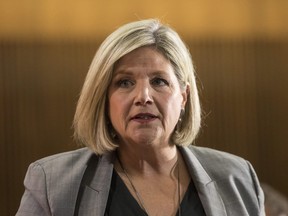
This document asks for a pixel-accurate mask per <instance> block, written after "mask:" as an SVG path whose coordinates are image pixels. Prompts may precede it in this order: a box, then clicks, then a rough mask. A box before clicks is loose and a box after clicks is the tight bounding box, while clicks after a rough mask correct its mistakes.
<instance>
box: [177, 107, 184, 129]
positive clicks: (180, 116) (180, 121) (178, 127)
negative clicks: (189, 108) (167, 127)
mask: <svg viewBox="0 0 288 216" xmlns="http://www.w3.org/2000/svg"><path fill="white" fill-rule="evenodd" d="M184 114H185V109H184V108H181V111H180V115H179V119H178V123H177V127H176V130H177V131H180V129H181V124H182V118H183V116H184Z"/></svg>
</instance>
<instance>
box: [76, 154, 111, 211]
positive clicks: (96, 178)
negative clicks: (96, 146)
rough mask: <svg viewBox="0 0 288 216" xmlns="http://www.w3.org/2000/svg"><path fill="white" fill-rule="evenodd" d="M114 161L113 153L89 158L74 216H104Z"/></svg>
mask: <svg viewBox="0 0 288 216" xmlns="http://www.w3.org/2000/svg"><path fill="white" fill-rule="evenodd" d="M114 160H115V153H114V152H110V153H107V154H104V155H102V156H96V155H95V154H93V155H92V156H91V158H90V160H89V161H88V163H87V168H86V170H85V173H84V175H83V178H82V181H81V186H80V189H79V193H78V197H77V202H76V207H75V213H74V216H76V215H78V216H80V215H81V216H82V215H83V216H84V215H85V216H90V215H91V216H92V215H93V216H94V215H99V216H100V215H101V216H102V215H104V213H105V209H106V204H107V201H108V196H109V190H110V183H111V179H112V173H113V163H114Z"/></svg>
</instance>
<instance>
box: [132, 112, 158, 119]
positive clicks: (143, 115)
mask: <svg viewBox="0 0 288 216" xmlns="http://www.w3.org/2000/svg"><path fill="white" fill-rule="evenodd" d="M157 118H158V117H157V116H156V115H154V114H151V113H139V114H137V115H135V116H133V117H132V118H131V120H136V121H150V120H154V119H157Z"/></svg>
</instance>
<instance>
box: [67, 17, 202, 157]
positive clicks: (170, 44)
mask: <svg viewBox="0 0 288 216" xmlns="http://www.w3.org/2000/svg"><path fill="white" fill-rule="evenodd" d="M143 46H154V47H155V48H156V49H157V50H158V51H159V52H161V53H162V54H163V55H164V56H165V57H166V58H167V59H168V60H169V61H170V63H171V65H172V66H173V67H174V71H175V75H176V77H177V79H178V81H179V84H180V86H181V87H182V88H183V89H185V87H186V86H187V84H188V85H189V89H190V92H189V94H188V98H187V99H188V100H187V103H186V105H185V112H184V115H183V116H182V118H181V119H182V121H181V124H180V125H178V127H177V130H175V132H174V133H173V134H172V136H171V139H172V141H173V142H174V143H175V144H176V145H181V146H187V145H189V144H191V143H192V142H193V141H194V139H195V137H196V135H197V133H198V131H199V128H200V122H201V109H200V103H199V97H198V91H197V86H196V80H195V75H194V68H193V64H192V60H191V56H190V53H189V51H188V49H187V47H186V46H185V44H184V43H183V41H182V40H181V38H180V37H179V35H178V34H177V33H176V32H175V31H174V30H173V29H171V28H170V27H168V26H167V25H163V24H161V23H160V21H158V20H155V19H148V20H141V21H136V22H132V23H128V24H126V25H123V26H122V27H120V28H118V29H117V30H116V31H114V32H113V33H112V34H111V35H109V36H108V37H107V38H106V39H105V40H104V42H103V43H102V44H101V45H100V47H99V49H98V51H97V52H96V54H95V56H94V59H93V61H92V63H91V66H90V68H89V71H88V74H87V76H86V79H85V82H84V85H83V88H82V91H81V95H80V98H79V101H78V104H77V108H76V113H75V116H74V123H73V126H74V137H75V138H76V139H77V140H78V141H80V142H81V143H83V144H84V145H86V146H87V147H89V148H91V149H92V150H93V151H94V152H95V153H96V154H103V153H105V152H107V151H112V150H115V148H116V147H117V146H118V145H117V141H116V140H115V139H114V138H113V135H112V134H111V125H109V122H110V121H109V118H108V115H107V113H106V112H107V109H106V108H107V107H106V106H107V103H108V101H107V89H108V86H109V85H110V82H111V79H112V74H113V66H114V64H115V63H116V62H117V61H118V60H119V59H120V58H121V57H123V56H124V55H126V54H127V53H129V52H131V51H133V50H135V49H137V48H139V47H143Z"/></svg>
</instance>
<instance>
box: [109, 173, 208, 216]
mask: <svg viewBox="0 0 288 216" xmlns="http://www.w3.org/2000/svg"><path fill="white" fill-rule="evenodd" d="M180 206H181V208H180V209H181V214H180V215H181V216H188V215H189V216H191V215H197V216H204V215H206V214H205V212H204V209H203V206H202V203H201V201H200V198H199V196H198V193H197V190H196V188H195V186H194V184H193V181H191V182H190V184H189V186H188V189H187V191H186V193H185V195H184V197H183V200H182V202H181V205H180ZM178 214H179V212H177V214H176V216H178ZM135 215H137V216H147V214H146V213H145V212H144V211H143V210H142V208H141V207H140V205H139V204H138V202H137V201H136V199H135V198H134V197H133V196H132V195H131V193H130V192H129V190H128V188H127V187H126V185H125V184H124V182H123V181H122V179H121V178H120V176H119V175H118V174H117V172H116V171H115V170H113V176H112V181H111V187H110V192H109V198H108V203H107V206H106V210H105V216H135Z"/></svg>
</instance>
